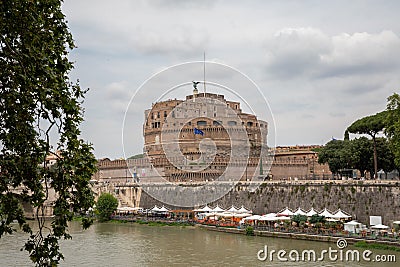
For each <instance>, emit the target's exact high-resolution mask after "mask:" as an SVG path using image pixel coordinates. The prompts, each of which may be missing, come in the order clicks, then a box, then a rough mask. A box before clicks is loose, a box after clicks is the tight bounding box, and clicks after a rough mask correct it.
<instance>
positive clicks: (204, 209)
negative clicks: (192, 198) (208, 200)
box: [194, 205, 212, 212]
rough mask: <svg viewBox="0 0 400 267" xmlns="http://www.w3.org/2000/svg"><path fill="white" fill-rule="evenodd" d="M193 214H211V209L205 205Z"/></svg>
mask: <svg viewBox="0 0 400 267" xmlns="http://www.w3.org/2000/svg"><path fill="white" fill-rule="evenodd" d="M194 211H195V212H212V209H211V208H210V207H209V206H208V205H205V206H204V207H203V208H199V209H195V210H194Z"/></svg>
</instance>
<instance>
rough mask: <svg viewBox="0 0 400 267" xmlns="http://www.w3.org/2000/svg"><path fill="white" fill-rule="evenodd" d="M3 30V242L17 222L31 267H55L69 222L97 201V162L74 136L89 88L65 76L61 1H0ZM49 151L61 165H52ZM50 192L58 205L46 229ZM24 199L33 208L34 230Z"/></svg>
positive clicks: (67, 40) (67, 38)
mask: <svg viewBox="0 0 400 267" xmlns="http://www.w3.org/2000/svg"><path fill="white" fill-rule="evenodd" d="M0 32H1V35H0V70H1V71H0V96H1V98H0V149H1V150H0V168H1V169H0V237H1V236H2V235H3V234H6V233H8V234H11V233H12V232H13V231H15V230H16V229H15V228H14V227H13V225H11V222H13V221H14V220H16V221H18V223H19V225H20V227H22V229H23V231H25V232H26V233H29V238H28V240H27V242H26V243H25V246H24V248H25V250H27V251H28V252H29V256H30V259H31V260H32V261H33V263H35V264H36V265H37V266H48V265H50V266H54V265H57V264H58V263H59V261H60V260H61V259H63V255H62V253H61V251H60V250H59V245H58V241H59V239H61V238H64V239H68V238H71V236H70V235H69V234H68V224H67V223H68V222H69V221H71V220H72V218H73V215H74V213H86V211H87V210H88V209H89V208H90V207H92V206H93V203H94V199H93V194H92V191H91V189H90V187H89V180H90V178H91V176H92V174H93V173H94V172H95V170H96V164H97V162H96V159H95V158H94V155H93V153H92V146H91V145H90V144H88V143H86V142H85V141H84V140H82V139H80V137H79V135H80V130H79V125H80V123H81V122H82V121H83V108H82V102H83V99H84V94H85V92H86V91H85V90H82V89H81V88H80V87H79V84H78V83H73V82H71V81H70V80H69V78H68V74H69V72H70V71H71V69H72V68H73V64H72V63H71V62H70V61H69V60H68V57H67V56H68V52H69V50H71V49H72V48H73V47H74V43H73V39H72V35H71V34H70V32H69V30H68V27H67V25H66V21H65V17H64V14H63V13H62V11H61V1H58V0H47V1H23V0H3V1H0ZM57 151H58V152H57ZM51 154H53V155H55V156H57V157H58V160H57V164H56V165H55V166H53V167H52V168H49V166H48V163H47V162H46V157H47V156H48V155H51ZM49 188H52V189H54V191H55V195H56V200H55V201H54V203H53V215H54V217H53V218H52V219H51V220H52V221H51V225H45V220H44V219H43V218H42V217H41V216H40V215H41V214H43V210H44V203H45V201H46V200H48V199H49ZM22 201H23V202H25V203H29V204H30V205H32V206H33V207H35V208H36V218H37V222H38V226H39V229H38V230H37V232H33V230H32V229H31V228H30V227H29V225H28V224H27V223H26V221H25V218H24V214H23V210H22V208H21V205H20V203H21V202H22ZM89 225H90V221H89V220H83V226H84V228H86V227H88V226H89Z"/></svg>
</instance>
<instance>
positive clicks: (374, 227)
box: [371, 224, 389, 229]
mask: <svg viewBox="0 0 400 267" xmlns="http://www.w3.org/2000/svg"><path fill="white" fill-rule="evenodd" d="M371 228H372V229H388V228H389V226H386V225H383V224H377V225H374V226H371Z"/></svg>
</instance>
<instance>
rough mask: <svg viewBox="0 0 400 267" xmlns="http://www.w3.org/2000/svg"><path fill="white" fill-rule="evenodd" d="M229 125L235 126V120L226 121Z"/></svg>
mask: <svg viewBox="0 0 400 267" xmlns="http://www.w3.org/2000/svg"><path fill="white" fill-rule="evenodd" d="M228 125H229V126H236V125H237V122H236V121H228Z"/></svg>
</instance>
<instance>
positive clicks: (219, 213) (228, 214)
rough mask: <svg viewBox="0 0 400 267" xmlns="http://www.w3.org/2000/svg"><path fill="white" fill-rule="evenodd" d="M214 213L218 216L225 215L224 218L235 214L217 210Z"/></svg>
mask: <svg viewBox="0 0 400 267" xmlns="http://www.w3.org/2000/svg"><path fill="white" fill-rule="evenodd" d="M215 215H217V216H220V217H225V218H232V217H234V216H235V214H233V213H231V212H218V213H216V214H215Z"/></svg>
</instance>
